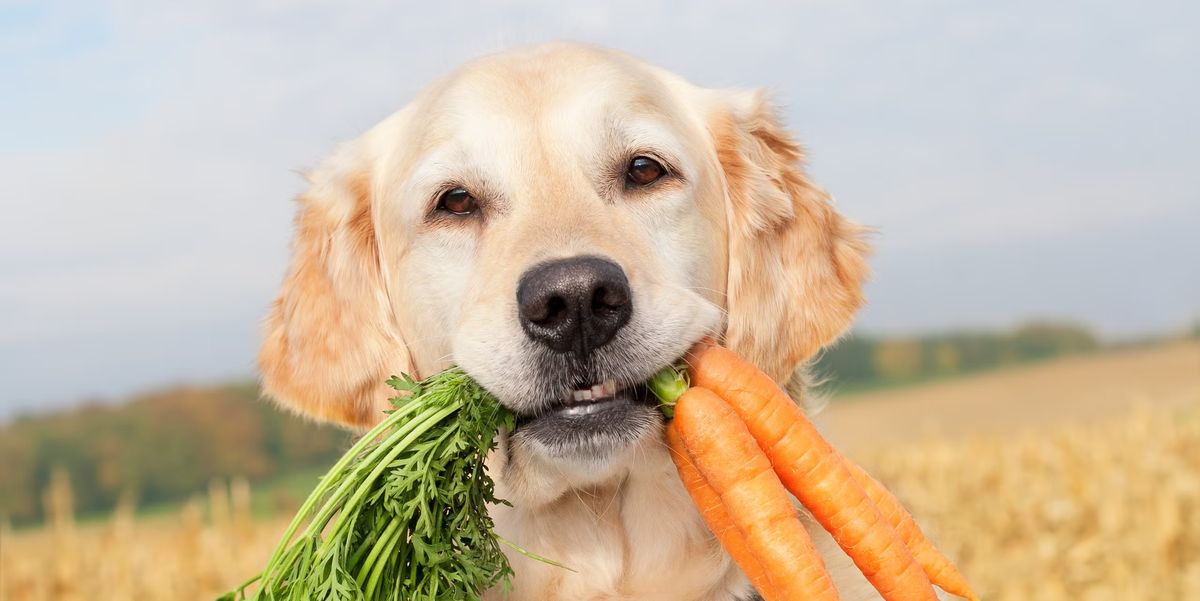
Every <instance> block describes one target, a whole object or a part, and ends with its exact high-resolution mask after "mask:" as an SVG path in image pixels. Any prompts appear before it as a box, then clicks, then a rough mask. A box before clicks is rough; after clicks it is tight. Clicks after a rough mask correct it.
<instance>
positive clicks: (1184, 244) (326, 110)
mask: <svg viewBox="0 0 1200 601" xmlns="http://www.w3.org/2000/svg"><path fill="white" fill-rule="evenodd" d="M1198 24H1200V4H1197V3H1195V2H1186V1H1184V2H1123V3H1111V2H1097V1H1086V2H1069V1H1063V2H1053V3H1048V2H1030V1H1024V0H1018V1H1011V2H986V1H978V2H975V1H944V2H939V1H878V2H858V1H837V2H834V1H829V2H771V3H763V2H728V1H726V0H700V1H698V2H692V3H688V5H687V7H686V8H685V7H683V6H682V5H680V4H679V3H668V2H658V1H651V0H644V1H641V2H631V1H626V0H612V1H607V2H603V3H568V2H562V1H556V2H540V1H498V2H479V3H459V2H435V3H430V2H420V3H409V2H385V1H374V0H368V1H362V2H350V1H345V2H327V3H315V2H285V1H282V0H238V1H222V0H215V1H205V2H143V1H138V0H125V1H115V2H95V1H78V2H67V3H63V2H54V1H47V0H38V1H34V2H22V1H17V2H13V1H12V0H0V90H2V91H0V203H3V204H2V207H3V220H2V221H0V224H3V225H2V235H0V379H2V381H3V382H4V384H3V386H0V416H3V415H5V414H11V413H12V412H15V411H28V410H34V411H37V410H46V409H48V408H52V407H57V406H61V405H65V404H69V403H72V402H78V401H80V400H82V399H85V398H102V397H114V396H118V395H124V394H128V393H130V392H134V391H138V390H143V389H146V388H148V387H158V386H165V385H169V384H172V383H177V382H203V381H209V380H213V379H218V378H229V377H245V376H247V375H250V374H251V373H252V370H253V356H254V353H255V351H256V347H257V344H258V340H259V324H260V320H261V318H262V316H263V315H264V313H265V312H266V308H267V306H268V304H269V303H270V302H271V300H272V298H273V297H274V294H275V292H276V288H277V286H278V284H279V281H280V279H281V277H282V274H283V270H284V267H285V265H286V260H287V245H288V241H289V237H290V225H291V215H292V212H293V208H294V205H293V203H292V198H294V197H295V195H296V194H297V193H298V192H300V191H301V190H302V188H303V183H302V179H301V177H300V176H299V172H300V171H302V170H303V169H306V168H309V167H312V166H314V165H315V164H316V163H317V162H318V161H319V160H320V159H321V158H322V157H323V156H324V155H326V154H327V153H329V152H330V151H331V150H332V149H333V148H334V146H335V145H336V144H337V143H339V142H340V141H344V140H348V139H352V138H354V137H355V136H357V135H358V134H360V133H362V132H363V131H365V130H366V129H367V128H369V127H370V126H371V125H373V124H374V123H375V122H377V121H379V120H380V119H382V118H383V117H385V116H386V115H388V114H390V113H391V112H393V111H395V110H397V109H399V108H400V107H402V106H403V105H404V104H405V102H406V101H407V100H408V99H410V98H411V97H412V96H413V95H414V94H415V93H417V92H418V91H419V90H420V89H421V87H422V86H423V85H424V84H426V83H428V82H429V81H430V80H432V79H433V78H435V77H436V76H438V75H440V74H442V73H445V72H446V71H448V70H449V69H452V68H454V67H455V66H457V65H459V64H461V63H462V62H464V61H466V60H469V59H470V58H472V57H474V56H478V55H481V54H487V53H491V52H496V51H500V50H503V49H505V48H509V47H512V46H516V45H523V44H530V43H536V42H542V41H549V40H558V39H567V40H581V41H586V42H592V43H597V44H601V45H605V46H609V47H613V48H617V49H620V50H624V51H626V52H629V53H631V54H634V55H636V56H640V57H642V58H644V59H646V60H649V61H651V62H654V63H657V64H659V65H662V66H664V67H666V68H668V69H671V70H673V71H676V72H678V73H680V74H682V75H683V76H685V77H687V78H689V79H690V80H692V81H693V82H695V83H697V84H700V85H704V86H709V87H738V88H751V87H765V88H767V89H769V90H770V91H771V92H772V93H773V96H774V98H775V99H776V101H777V102H778V103H779V105H780V106H781V107H782V110H783V114H784V115H785V116H786V118H787V121H788V123H789V125H790V127H791V128H792V130H793V131H794V132H795V133H796V135H797V136H798V137H799V138H800V139H801V140H802V141H803V142H804V143H805V144H806V146H807V147H808V148H809V154H810V158H811V172H812V174H813V176H814V178H815V179H816V180H817V181H818V182H820V183H821V184H823V185H824V186H825V187H826V188H828V189H829V190H830V191H831V192H832V193H833V194H834V195H835V197H836V198H837V201H838V205H839V207H840V209H841V210H842V211H843V212H844V213H846V214H848V215H850V216H852V217H854V218H855V219H857V220H859V221H861V222H863V223H866V224H869V225H871V226H873V227H875V228H876V229H877V230H878V233H877V234H876V235H875V237H874V244H875V247H876V254H875V257H874V259H873V261H872V264H873V266H874V269H875V276H874V279H873V281H872V283H871V284H870V285H869V288H868V296H869V302H870V304H869V306H868V307H867V308H866V310H864V312H863V313H862V314H861V316H860V319H859V320H858V322H857V326H856V327H857V328H858V329H859V330H863V331H871V332H880V333H889V334H898V333H912V332H924V331H931V330H945V329H949V328H961V327H972V328H1003V327H1010V326H1012V325H1013V324H1016V323H1019V322H1021V321H1023V320H1026V319H1030V318H1053V319H1070V320H1076V321H1079V322H1082V323H1086V324H1089V325H1091V326H1092V327H1094V328H1096V329H1097V331H1099V332H1100V333H1102V334H1103V335H1105V336H1108V337H1124V336H1134V335H1140V334H1144V333H1153V332H1163V331H1168V330H1171V329H1173V328H1180V327H1182V326H1184V325H1185V324H1188V323H1191V322H1193V321H1195V320H1197V319H1200V267H1198V265H1200V234H1198V233H1197V232H1198V231H1200V192H1198V190H1200V150H1197V145H1198V141H1200V109H1197V108H1196V107H1197V106H1200V66H1198V65H1200V36H1197V35H1196V27H1197V25H1198Z"/></svg>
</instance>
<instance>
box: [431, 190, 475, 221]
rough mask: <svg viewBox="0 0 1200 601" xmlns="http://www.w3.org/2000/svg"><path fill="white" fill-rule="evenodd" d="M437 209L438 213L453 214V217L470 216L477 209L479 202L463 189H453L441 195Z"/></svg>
mask: <svg viewBox="0 0 1200 601" xmlns="http://www.w3.org/2000/svg"><path fill="white" fill-rule="evenodd" d="M437 208H438V210H439V211H446V212H447V213H454V214H455V215H470V214H471V213H474V212H475V211H476V210H477V209H478V208H479V202H478V201H476V200H475V197H474V196H471V193H470V192H467V191H466V190H464V189H463V188H455V189H453V190H449V191H447V192H446V193H444V194H442V197H441V198H440V199H439V200H438V205H437Z"/></svg>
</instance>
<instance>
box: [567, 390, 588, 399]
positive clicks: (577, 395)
mask: <svg viewBox="0 0 1200 601" xmlns="http://www.w3.org/2000/svg"><path fill="white" fill-rule="evenodd" d="M571 396H572V398H574V399H575V400H576V401H590V400H592V391H591V390H576V391H575V392H573V393H571Z"/></svg>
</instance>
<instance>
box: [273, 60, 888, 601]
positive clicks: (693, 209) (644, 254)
mask: <svg viewBox="0 0 1200 601" xmlns="http://www.w3.org/2000/svg"><path fill="white" fill-rule="evenodd" d="M803 162H804V157H803V154H802V151H801V148H800V146H799V145H798V144H797V143H796V142H795V141H794V140H793V137H792V136H791V135H790V134H789V133H788V132H787V131H786V130H785V128H784V126H783V125H782V123H781V121H780V119H779V117H778V115H777V114H776V111H775V109H774V108H773V107H772V105H771V103H770V101H769V99H768V98H767V97H766V95H765V94H764V93H763V92H761V91H733V90H714V89H704V88H701V87H698V86H696V85H693V84H691V83H689V82H687V81H685V80H684V79H683V78H681V77H679V76H677V75H674V74H672V73H670V72H667V71H665V70H663V69H660V68H657V67H654V66H652V65H649V64H646V63H644V62H641V61H639V60H637V59H634V58H631V57H629V56H626V55H624V54H621V53H618V52H614V51H610V50H606V49H601V48H595V47H591V46H586V45H578V44H567V43H554V44H548V45H541V46H536V47H530V48H523V49H517V50H512V51H508V52H505V53H501V54H497V55H492V56H487V57H483V58H480V59H476V60H475V61H473V62H471V63H469V64H467V65H466V66H464V67H462V68H461V69H459V70H457V71H455V72H453V73H451V74H450V75H448V76H446V77H444V78H442V79H441V80H438V81H436V82H435V83H433V84H431V85H430V86H429V87H428V88H426V89H425V90H424V91H423V92H421V93H420V94H419V95H418V96H417V97H416V98H415V99H414V100H413V101H412V102H411V103H410V104H408V105H407V106H406V107H404V108H403V109H401V110H400V111H399V112H397V113H395V114H393V115H391V116H390V117H388V118H386V119H385V120H383V121H382V122H381V123H380V124H378V125H377V126H375V127H374V128H372V129H371V130H369V131H368V132H367V133H366V134H364V135H362V136H361V137H359V138H358V139H356V140H354V141H352V142H350V143H348V144H345V145H343V146H341V147H340V148H338V149H337V150H336V151H335V152H334V153H333V155H332V156H331V157H329V158H328V159H327V160H325V161H324V162H323V163H322V164H320V166H319V167H318V168H316V169H315V170H314V171H313V172H312V173H310V174H309V176H308V179H309V183H310V188H309V189H308V191H307V192H304V193H303V194H302V195H301V196H300V198H299V208H298V212H297V216H296V222H295V238H294V242H293V255H292V258H291V264H290V267H289V268H288V271H287V274H286V276H285V279H284V282H283V284H282V289H281V292H280V294H279V297H278V299H277V300H276V302H275V304H274V306H273V308H272V310H271V312H270V315H269V316H268V318H267V320H266V325H265V329H266V336H265V341H264V343H263V346H262V350H261V353H260V356H259V367H260V370H261V373H262V380H263V387H264V391H265V392H266V394H268V395H269V396H271V397H273V398H274V399H277V400H278V402H279V403H280V404H282V405H283V406H285V407H288V408H290V409H292V410H294V411H297V412H299V413H301V414H304V415H307V416H311V417H313V418H316V419H319V420H325V421H330V422H335V423H337V424H341V425H344V426H347V427H350V428H358V429H362V428H366V427H368V426H370V425H372V424H373V423H376V422H377V421H378V420H380V419H381V418H382V416H383V413H382V411H383V410H384V409H385V408H387V407H388V402H387V399H388V397H389V396H390V394H389V389H388V388H386V386H385V385H384V381H385V380H386V379H387V378H388V376H389V375H391V374H394V373H397V372H401V371H403V372H407V373H409V374H414V375H417V376H428V375H430V374H433V373H435V372H437V371H439V370H441V369H444V368H446V367H448V366H449V365H452V364H457V365H459V366H461V367H462V368H464V369H465V370H466V371H467V372H468V373H469V374H470V375H471V376H472V377H473V378H475V379H476V380H478V381H479V382H480V383H482V384H483V385H484V386H485V387H486V388H487V389H488V390H490V391H491V392H492V393H494V394H495V395H496V397H497V398H499V399H500V401H501V402H502V403H503V404H504V405H505V406H507V407H508V408H510V409H511V410H512V411H513V412H514V413H515V414H516V415H517V425H516V427H515V428H514V429H513V430H512V431H510V432H504V433H502V434H501V437H500V443H499V446H498V450H497V451H496V452H494V453H493V455H492V456H491V457H490V458H489V469H490V472H491V474H493V475H494V476H495V478H496V487H497V493H498V495H499V496H500V497H502V498H505V499H507V500H509V501H510V502H511V503H512V505H511V507H495V508H493V517H494V519H495V521H496V529H497V531H498V532H499V533H500V534H501V535H502V536H504V537H506V538H508V539H509V540H512V541H514V542H515V543H517V544H518V545H520V546H522V547H524V548H525V549H528V550H531V551H533V552H535V553H537V554H539V555H542V556H544V557H550V558H553V559H555V560H557V561H559V562H561V563H563V564H565V565H567V566H570V567H571V568H572V569H573V571H568V570H564V569H561V568H558V567H554V566H550V565H546V564H543V563H540V562H537V561H533V560H530V559H527V558H526V557H524V556H522V555H519V554H515V553H513V554H512V556H511V558H510V559H511V561H512V564H513V568H514V570H515V572H516V575H515V577H514V581H513V584H514V588H513V590H512V591H511V592H509V593H508V594H507V597H503V596H502V595H501V594H500V593H498V592H489V593H488V594H487V598H489V599H500V598H507V599H510V600H512V601H525V600H538V601H547V600H571V601H577V600H584V599H587V600H617V599H621V600H634V599H637V600H667V599H670V600H672V601H680V600H689V601H690V600H696V601H699V600H711V601H735V600H736V601H744V600H749V599H757V598H759V597H758V596H757V594H756V593H755V592H754V591H753V590H752V588H751V586H750V584H749V583H748V581H747V580H746V578H745V577H744V576H743V574H742V573H741V572H740V571H739V569H738V568H737V566H736V565H735V564H733V562H732V561H731V560H730V559H729V557H728V555H726V554H725V552H724V551H723V550H722V549H721V547H720V545H719V543H718V542H717V541H716V540H715V538H714V537H713V535H712V534H711V533H710V532H709V531H708V529H707V528H706V526H705V525H704V523H703V521H702V520H701V518H700V515H699V513H698V512H697V511H696V509H695V507H694V506H693V504H692V502H691V500H690V499H689V497H688V495H687V493H686V491H685V490H684V488H683V486H682V485H681V483H680V481H679V478H678V476H677V475H676V472H675V468H674V466H673V464H672V462H671V459H670V457H669V455H668V452H667V450H666V447H665V443H664V440H663V424H664V422H663V418H662V417H661V415H660V414H659V412H658V411H657V410H656V409H655V407H654V404H653V403H651V402H650V401H649V397H648V394H647V392H646V390H645V388H644V386H642V385H640V384H639V383H641V382H644V381H645V380H646V379H647V378H648V377H649V376H650V375H652V374H654V373H655V372H656V371H658V370H659V369H660V368H662V367H663V366H665V365H668V364H671V363H673V362H675V361H677V360H678V359H679V358H680V357H681V356H683V355H684V354H685V353H686V351H687V350H688V349H689V347H691V346H692V345H693V344H694V343H696V342H697V341H698V340H700V339H701V338H702V337H704V336H706V335H714V336H716V337H718V338H720V339H721V340H722V341H723V342H724V344H726V345H727V346H729V347H730V348H731V349H733V350H734V351H736V352H737V353H738V354H740V355H741V356H742V357H745V358H746V359H748V360H749V361H751V362H753V363H755V364H756V365H758V366H759V367H760V368H761V369H763V370H764V371H765V372H766V373H768V374H770V375H771V376H772V377H773V378H775V380H776V381H778V382H780V383H781V384H784V385H786V386H787V387H788V390H789V392H791V393H792V395H793V398H796V399H798V400H799V401H800V402H803V400H804V398H805V391H804V389H805V378H804V366H805V364H806V362H807V361H808V360H810V359H811V358H812V357H813V356H814V355H815V354H816V353H817V352H818V351H819V350H820V349H821V348H822V347H823V346H825V345H827V344H829V343H830V342H831V341H833V340H834V339H836V338H837V337H838V336H839V335H841V334H842V333H843V332H844V330H845V329H846V328H847V327H848V325H849V323H850V321H851V319H852V318H853V316H854V314H855V313H856V311H857V310H858V308H859V307H860V305H861V304H862V302H863V295H862V284H863V282H864V279H865V278H866V276H867V273H868V268H867V263H866V258H867V254H868V245H867V243H866V242H865V240H864V228H862V227H861V226H859V225H857V224H855V223H854V222H852V221H851V220H849V219H847V218H846V217H843V216H842V215H841V214H840V213H838V211H837V210H836V209H835V207H834V205H833V203H832V201H831V199H830V197H829V195H828V194H826V193H825V192H824V191H823V190H822V189H821V188H819V187H818V186H816V185H815V184H813V182H811V181H810V179H809V177H808V176H807V175H806V174H805V172H804V169H803ZM580 391H587V392H583V393H581V392H580ZM807 525H808V526H809V530H810V532H811V534H812V535H813V538H814V541H815V543H816V545H817V547H818V549H819V550H820V551H821V553H822V555H823V557H824V560H825V562H826V566H827V567H828V569H829V570H830V572H831V574H832V575H833V576H834V580H835V583H836V584H837V586H838V588H839V590H840V591H841V594H842V598H843V599H867V598H871V599H874V598H878V597H877V596H876V595H875V592H874V590H873V589H871V587H870V585H869V584H867V583H866V581H865V580H864V579H863V578H862V576H861V574H859V572H858V570H857V569H856V568H855V567H854V566H853V564H851V563H849V560H848V559H847V558H846V557H845V555H844V554H843V553H842V552H841V551H840V549H838V548H837V547H836V545H835V544H833V542H832V540H831V539H830V538H829V537H828V535H826V534H825V533H824V532H823V531H822V530H821V528H820V527H818V526H816V525H815V524H814V523H812V522H811V520H809V521H808V523H807Z"/></svg>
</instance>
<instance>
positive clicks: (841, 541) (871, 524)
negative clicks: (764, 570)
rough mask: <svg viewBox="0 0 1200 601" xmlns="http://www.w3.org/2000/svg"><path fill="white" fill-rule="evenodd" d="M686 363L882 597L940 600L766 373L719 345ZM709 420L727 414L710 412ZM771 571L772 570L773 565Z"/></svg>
mask: <svg viewBox="0 0 1200 601" xmlns="http://www.w3.org/2000/svg"><path fill="white" fill-rule="evenodd" d="M688 363H689V365H690V367H691V370H690V371H691V378H692V385H693V386H698V387H701V388H706V389H708V390H711V391H712V392H714V393H716V395H717V396H718V397H720V399H723V400H724V401H725V402H727V403H728V404H729V406H730V407H732V408H733V410H734V411H735V412H736V413H737V415H738V416H739V417H740V418H741V421H743V422H744V423H745V426H746V428H747V429H748V430H749V432H750V434H751V435H752V436H753V437H754V439H755V440H756V441H757V443H758V446H759V447H760V448H761V449H762V451H763V452H764V453H765V454H766V456H767V458H768V459H769V460H770V462H771V464H772V465H773V466H774V468H775V472H776V473H777V474H778V475H779V479H780V480H781V481H782V482H783V484H784V485H785V486H786V487H787V489H788V490H790V491H791V492H792V494H794V495H796V498H797V499H799V500H800V503H801V504H803V505H804V506H805V507H806V508H808V510H809V511H810V512H811V513H812V514H813V517H814V518H816V520H817V521H818V522H819V523H820V524H821V526H823V527H824V528H825V530H827V531H829V533H830V534H831V535H832V536H833V539H834V540H835V541H837V543H838V545H840V546H841V547H842V550H844V551H845V552H846V554H847V555H849V556H850V559H852V560H853V561H854V563H855V565H857V566H858V568H859V570H861V571H862V573H863V575H864V576H866V577H867V580H869V581H870V582H871V584H872V585H874V586H875V589H876V590H878V591H879V593H880V595H882V596H883V598H884V599H886V600H887V601H915V600H921V601H936V599H937V596H936V594H935V593H934V591H933V586H932V585H931V584H930V582H929V578H928V577H926V576H925V572H924V571H923V570H922V568H921V566H920V564H918V563H917V562H916V560H915V559H914V558H913V556H912V553H911V552H910V551H909V549H908V547H906V546H905V544H904V541H903V540H901V538H900V535H899V534H898V533H897V532H896V529H895V528H893V527H892V525H891V524H889V523H888V522H886V521H885V520H884V519H883V515H882V514H881V513H880V511H879V509H877V508H876V507H875V503H873V502H872V501H871V499H870V498H868V497H867V493H866V492H865V491H864V490H863V487H862V486H861V485H859V483H858V482H857V481H856V480H855V479H854V476H853V475H851V473H850V470H849V469H847V468H846V465H845V463H844V462H843V460H842V457H841V455H840V454H839V453H838V452H837V451H835V450H834V449H833V448H832V447H831V446H830V445H829V443H828V442H827V441H826V440H825V439H824V438H823V437H822V436H821V434H820V433H819V432H817V429H816V428H815V427H814V426H813V425H812V422H810V421H808V418H807V416H805V415H804V411H803V410H801V409H800V407H799V406H797V405H796V404H795V403H794V402H793V401H792V399H791V398H789V397H788V396H787V394H786V393H784V392H783V391H782V390H780V389H779V386H777V385H776V384H775V382H774V381H773V380H771V378H770V377H769V376H767V375H766V374H764V373H763V372H761V371H759V370H758V368H756V367H754V366H753V365H751V364H749V363H747V362H745V361H743V360H742V359H741V358H740V357H738V356H737V355H735V354H734V353H733V352H731V351H729V350H726V349H724V348H721V347H719V346H715V345H708V346H702V347H701V348H699V349H698V350H695V351H693V353H691V354H690V355H689V356H688ZM689 393H690V391H689ZM685 396H687V395H686V393H685ZM680 407H682V403H680V405H679V406H676V408H675V411H676V418H675V419H676V420H678V419H679V410H680ZM708 421H709V423H716V422H721V421H723V420H720V419H717V418H716V417H710V418H709V420H708ZM698 426H702V424H700V425H698ZM679 431H680V434H682V435H683V439H684V442H685V443H688V444H687V446H688V449H689V450H691V451H692V453H693V455H695V454H696V451H697V447H696V446H694V445H692V444H691V443H690V442H689V440H688V436H689V428H688V427H685V426H684V424H680V425H679ZM697 459H699V458H698V457H697ZM699 463H700V468H701V472H703V473H704V474H705V476H707V477H709V482H710V483H712V484H714V485H715V484H716V483H715V482H713V478H712V477H711V476H709V474H708V472H707V471H705V469H704V468H705V463H704V462H699ZM718 489H719V487H718ZM722 498H723V499H724V498H725V495H722ZM727 504H728V501H727ZM768 574H769V575H771V576H773V575H774V574H773V573H772V572H771V571H770V570H768Z"/></svg>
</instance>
